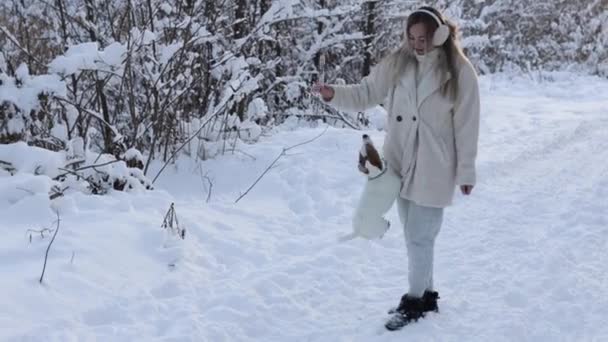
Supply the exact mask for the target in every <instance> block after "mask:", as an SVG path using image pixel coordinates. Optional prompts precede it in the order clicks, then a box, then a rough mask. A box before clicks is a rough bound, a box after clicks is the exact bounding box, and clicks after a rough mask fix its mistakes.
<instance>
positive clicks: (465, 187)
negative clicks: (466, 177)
mask: <svg viewBox="0 0 608 342" xmlns="http://www.w3.org/2000/svg"><path fill="white" fill-rule="evenodd" d="M460 191H462V194H463V195H470V194H471V192H473V185H461V186H460Z"/></svg>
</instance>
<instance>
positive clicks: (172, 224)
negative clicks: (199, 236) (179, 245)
mask: <svg viewBox="0 0 608 342" xmlns="http://www.w3.org/2000/svg"><path fill="white" fill-rule="evenodd" d="M161 227H162V228H165V229H168V230H170V231H171V232H173V233H175V234H176V235H178V236H179V237H180V238H182V240H183V239H185V238H186V229H185V228H180V227H179V222H178V221H177V214H176V213H175V203H171V206H170V207H169V210H168V211H167V214H165V218H164V219H163V223H162V224H161Z"/></svg>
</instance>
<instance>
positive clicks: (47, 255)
mask: <svg viewBox="0 0 608 342" xmlns="http://www.w3.org/2000/svg"><path fill="white" fill-rule="evenodd" d="M59 222H61V219H60V217H59V212H57V228H55V234H53V238H52V239H51V242H49V246H48V247H47V248H46V254H45V255H44V266H42V274H41V275H40V284H42V279H43V278H44V271H46V261H47V259H48V258H49V250H50V249H51V245H52V244H53V241H55V237H56V236H57V232H59Z"/></svg>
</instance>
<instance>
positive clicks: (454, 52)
mask: <svg viewBox="0 0 608 342" xmlns="http://www.w3.org/2000/svg"><path fill="white" fill-rule="evenodd" d="M420 9H425V10H427V11H432V12H433V13H435V15H437V16H438V17H439V18H441V20H442V21H443V22H444V23H445V24H446V25H447V26H448V27H449V29H450V36H449V37H448V39H447V40H446V41H445V43H443V45H441V47H440V48H441V49H442V50H443V55H444V56H445V58H441V60H440V62H439V68H440V69H441V70H443V74H444V75H446V76H447V73H448V72H449V73H451V75H452V77H451V79H450V81H449V82H446V83H445V86H444V87H443V88H442V94H443V95H444V96H446V97H448V96H449V97H450V98H452V99H454V98H455V97H456V95H457V94H458V70H457V68H458V67H457V65H458V64H459V60H461V59H462V58H464V59H466V57H465V56H464V53H463V51H462V49H461V48H460V42H459V40H458V34H459V32H458V26H457V25H456V24H455V23H453V22H452V21H450V20H448V19H446V18H445V17H444V16H443V15H442V14H441V12H439V11H438V10H436V9H434V8H433V7H429V6H424V7H421V8H420ZM418 23H422V24H424V25H425V27H426V31H427V34H428V39H429V40H432V38H431V37H433V34H434V33H435V30H436V29H437V27H438V25H437V22H436V21H435V20H434V19H433V18H432V17H431V16H430V15H428V14H426V13H422V12H414V13H412V14H411V15H410V16H409V17H408V18H407V22H406V25H405V34H404V39H403V42H402V44H401V46H400V47H399V48H398V49H397V50H395V51H393V52H391V53H390V54H389V55H388V56H387V57H386V58H387V62H388V63H389V66H390V70H394V71H395V72H394V73H393V80H392V81H393V84H396V82H397V80H398V79H399V77H400V76H401V75H402V74H403V72H404V71H405V68H406V67H407V66H408V65H409V64H410V63H417V60H416V57H415V56H414V52H413V51H412V49H411V47H410V46H409V43H408V41H407V35H408V31H409V29H410V28H411V27H412V26H413V25H415V24H418Z"/></svg>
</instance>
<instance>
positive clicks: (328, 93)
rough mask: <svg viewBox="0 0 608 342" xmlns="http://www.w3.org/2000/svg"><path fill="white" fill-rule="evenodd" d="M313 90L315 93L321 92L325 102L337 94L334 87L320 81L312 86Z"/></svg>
mask: <svg viewBox="0 0 608 342" xmlns="http://www.w3.org/2000/svg"><path fill="white" fill-rule="evenodd" d="M311 91H312V93H313V94H320V95H321V98H323V101H325V102H329V101H331V99H333V98H334V94H335V91H334V88H332V87H331V86H329V85H327V84H323V83H318V82H317V83H315V84H314V85H313V86H312V88H311Z"/></svg>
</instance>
